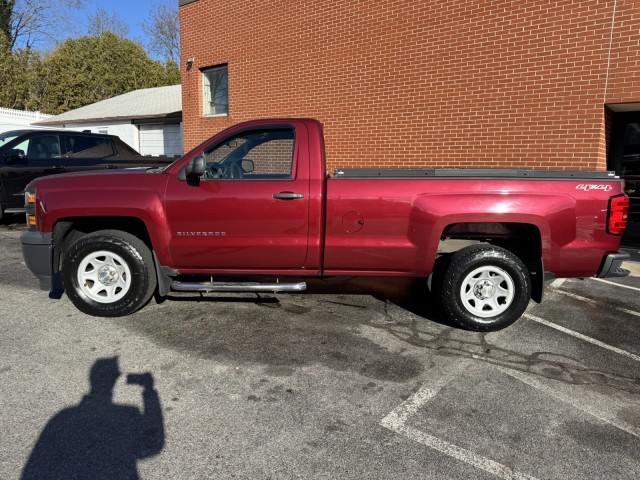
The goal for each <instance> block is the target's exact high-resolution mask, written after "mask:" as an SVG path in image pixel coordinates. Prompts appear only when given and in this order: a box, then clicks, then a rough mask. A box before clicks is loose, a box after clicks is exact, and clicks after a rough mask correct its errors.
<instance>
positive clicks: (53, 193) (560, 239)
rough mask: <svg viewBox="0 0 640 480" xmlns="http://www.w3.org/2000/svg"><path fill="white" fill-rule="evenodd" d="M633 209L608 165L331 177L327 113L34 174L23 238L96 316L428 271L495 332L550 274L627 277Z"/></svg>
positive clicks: (33, 265) (47, 277)
mask: <svg viewBox="0 0 640 480" xmlns="http://www.w3.org/2000/svg"><path fill="white" fill-rule="evenodd" d="M628 208H629V199H628V197H627V196H626V195H625V194H624V182H623V181H622V180H620V179H619V178H618V177H616V176H615V175H614V174H613V173H611V172H570V171H531V170H508V169H507V170H499V169H496V170H478V169H475V170H473V169H469V170H467V169H380V170H376V169H350V170H349V169H337V170H335V172H334V174H333V175H331V176H327V174H326V167H325V158H324V141H323V132H322V126H321V124H320V123H319V122H317V121H315V120H312V119H277V120H257V121H250V122H246V123H242V124H238V125H235V126H233V127H231V128H228V129H227V130H225V131H223V132H221V133H219V134H217V135H215V136H213V137H212V138H211V139H209V140H208V141H206V142H204V143H203V144H202V145H200V146H198V147H196V148H195V149H193V150H192V151H190V152H189V153H188V154H186V155H185V156H184V157H183V158H181V159H179V160H177V161H175V162H174V163H172V164H171V165H169V166H167V167H164V168H157V169H152V170H147V171H136V170H129V171H127V170H117V171H107V172H98V173H96V172H81V173H72V174H64V175H58V176H55V177H44V178H39V179H36V180H35V181H33V182H31V183H30V184H29V185H28V186H27V188H26V209H27V226H28V230H27V231H25V232H24V233H23V234H22V236H21V243H22V251H23V256H24V259H25V263H26V265H27V267H28V268H29V269H30V270H31V271H32V272H33V273H34V274H35V275H36V276H37V278H38V279H39V281H40V286H41V288H42V289H44V290H51V289H52V285H53V283H52V279H53V278H54V275H55V274H56V273H58V272H59V274H60V277H61V279H62V285H63V287H64V290H65V291H66V294H67V296H68V297H69V298H70V299H71V301H72V302H73V303H74V305H75V306H76V307H77V308H78V309H79V310H81V311H83V312H85V313H87V314H89V315H94V316H102V317H112V316H122V315H127V314H130V313H132V312H134V311H136V310H138V309H139V308H141V307H142V306H144V305H145V304H146V303H147V302H148V301H149V300H150V299H151V297H152V296H153V295H154V293H155V294H156V295H157V296H158V297H160V298H161V297H163V296H166V295H167V294H169V292H170V291H172V290H174V291H199V292H203V291H204V292H217V291H225V292H228V291H233V292H264V291H268V292H299V291H302V290H305V288H306V283H305V281H304V280H305V279H306V278H309V277H328V276H367V275H368V276H404V277H422V278H427V277H430V276H431V277H432V278H431V287H432V288H433V290H434V291H436V292H438V293H437V297H438V298H439V300H440V301H441V303H442V306H443V309H444V311H445V312H446V314H447V315H448V316H449V317H450V318H451V319H452V320H453V321H454V322H455V323H456V324H458V325H459V326H461V327H463V328H467V329H472V330H480V331H489V330H496V329H500V328H504V327H506V326H508V325H510V324H512V323H513V322H515V321H516V320H517V319H518V318H519V317H520V316H521V315H522V314H523V312H524V311H525V309H526V307H527V305H528V303H529V301H530V299H533V300H534V301H538V302H539V301H541V300H542V296H543V288H544V281H545V279H550V278H553V277H559V278H560V277H592V276H596V277H600V278H602V277H615V276H624V275H627V274H628V272H627V271H626V270H624V269H623V268H622V262H623V261H624V260H625V259H626V258H628V255H627V254H625V253H620V252H619V251H618V249H619V246H620V236H621V235H622V233H623V232H624V229H625V225H626V219H627V212H628ZM460 240H464V242H460ZM452 241H456V242H452ZM460 244H462V245H466V246H464V247H463V248H460V249H458V250H457V251H455V252H451V250H456V248H453V249H452V248H451V245H458V246H459V245H460ZM443 252H448V253H447V254H445V253H443ZM444 259H446V262H444V263H442V262H443V260H444ZM438 265H446V268H439V267H438V268H437V266H438ZM440 270H442V272H441V273H439V274H438V271H440ZM434 272H435V273H434ZM432 274H433V275H432ZM248 277H250V278H251V279H252V281H246V280H247V278H248ZM256 278H257V279H258V280H257V281H256ZM426 294H427V292H426V291H425V298H429V297H427V295H426Z"/></svg>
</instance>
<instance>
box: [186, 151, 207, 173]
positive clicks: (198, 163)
mask: <svg viewBox="0 0 640 480" xmlns="http://www.w3.org/2000/svg"><path fill="white" fill-rule="evenodd" d="M205 164H206V161H205V158H204V156H203V155H198V156H197V157H193V158H192V159H191V160H189V163H187V166H186V167H185V173H186V174H187V177H188V178H200V177H201V176H202V175H204V168H205Z"/></svg>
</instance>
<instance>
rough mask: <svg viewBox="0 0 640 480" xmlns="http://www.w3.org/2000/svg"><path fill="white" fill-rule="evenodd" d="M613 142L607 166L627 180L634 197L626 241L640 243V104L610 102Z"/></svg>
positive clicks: (626, 188)
mask: <svg viewBox="0 0 640 480" xmlns="http://www.w3.org/2000/svg"><path fill="white" fill-rule="evenodd" d="M609 108H610V109H611V114H612V123H611V137H610V139H611V141H610V143H609V151H608V158H607V168H608V169H609V170H614V171H615V172H616V173H617V174H618V175H620V176H621V177H622V178H624V179H625V182H626V187H625V192H626V193H627V195H628V196H629V198H630V200H631V208H630V210H629V222H628V224H627V231H626V233H625V235H624V237H623V243H626V244H632V245H634V246H637V245H640V104H624V105H610V106H609Z"/></svg>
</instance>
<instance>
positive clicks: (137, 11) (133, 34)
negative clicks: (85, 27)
mask: <svg viewBox="0 0 640 480" xmlns="http://www.w3.org/2000/svg"><path fill="white" fill-rule="evenodd" d="M173 1H175V3H176V4H177V3H178V0H173ZM158 3H160V0H109V1H108V2H105V1H99V0H85V5H86V6H85V8H84V9H83V10H80V11H79V12H78V15H79V16H80V17H82V16H83V14H84V16H85V17H87V16H89V15H90V14H92V13H95V12H96V10H98V9H99V8H102V9H103V10H107V11H108V12H109V13H115V14H116V15H117V16H118V17H119V18H120V19H122V20H123V21H124V22H125V23H126V24H127V26H128V27H129V35H128V38H130V39H131V40H136V41H139V42H141V43H144V40H146V36H145V34H144V32H143V31H142V28H141V27H140V24H141V23H142V22H143V21H145V20H147V19H148V15H149V11H150V10H151V7H152V6H154V5H157V4H158Z"/></svg>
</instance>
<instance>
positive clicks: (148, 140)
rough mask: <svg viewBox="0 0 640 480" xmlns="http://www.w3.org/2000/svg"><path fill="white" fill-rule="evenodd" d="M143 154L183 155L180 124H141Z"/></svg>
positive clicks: (141, 151) (141, 149)
mask: <svg viewBox="0 0 640 480" xmlns="http://www.w3.org/2000/svg"><path fill="white" fill-rule="evenodd" d="M140 153H141V154H142V155H166V156H168V157H173V156H175V155H182V132H181V130H180V125H140Z"/></svg>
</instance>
